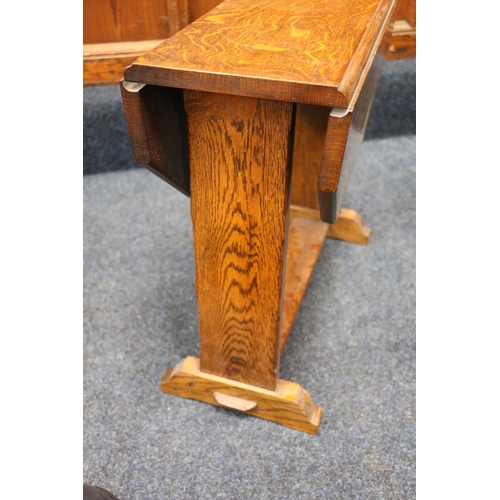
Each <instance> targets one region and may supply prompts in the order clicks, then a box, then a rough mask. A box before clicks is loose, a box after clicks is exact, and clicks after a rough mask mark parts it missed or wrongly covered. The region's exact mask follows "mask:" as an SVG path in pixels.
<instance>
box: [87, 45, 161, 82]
mask: <svg viewBox="0 0 500 500" xmlns="http://www.w3.org/2000/svg"><path fill="white" fill-rule="evenodd" d="M161 42H163V39H161V40H143V41H137V42H136V41H134V42H114V43H91V44H84V46H83V85H101V84H111V83H115V84H116V83H119V82H120V80H122V79H123V73H124V72H125V69H126V68H127V66H130V65H131V64H132V63H133V62H134V61H135V60H136V59H137V58H138V57H139V56H141V55H142V54H144V53H145V52H147V51H149V50H151V49H154V48H155V47H156V46H157V45H159V44H160V43H161Z"/></svg>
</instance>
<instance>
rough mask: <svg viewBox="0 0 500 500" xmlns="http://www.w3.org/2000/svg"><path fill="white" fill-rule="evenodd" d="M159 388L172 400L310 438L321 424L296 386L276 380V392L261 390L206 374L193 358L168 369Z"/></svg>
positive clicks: (312, 405)
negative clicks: (267, 422) (236, 414)
mask: <svg viewBox="0 0 500 500" xmlns="http://www.w3.org/2000/svg"><path fill="white" fill-rule="evenodd" d="M160 388H161V390H162V391H163V392H166V393H168V394H173V395H174V396H181V397H183V398H188V399H196V400H198V401H203V402H205V403H210V404H213V405H216V406H222V407H224V408H231V409H233V410H237V411H241V412H243V413H245V414H247V415H253V416H254V417H259V418H263V419H266V420H270V421H272V422H276V423H278V424H281V425H284V426H285V427H289V428H291V429H295V430H298V431H302V432H308V433H310V434H317V433H318V428H319V424H320V421H321V415H322V409H321V408H320V407H319V406H317V405H316V404H315V403H314V401H313V400H312V399H311V396H310V395H309V393H308V392H307V391H306V390H305V389H303V388H302V387H301V386H300V385H299V384H296V383H294V382H288V381H286V380H278V381H277V384H276V390H275V391H269V390H266V389H260V388H258V387H254V386H252V385H248V384H243V383H240V382H237V381H232V380H228V379H226V378H223V377H218V376H216V375H210V374H207V373H205V372H203V371H201V370H200V363H199V360H198V359H196V358H193V357H188V358H185V359H183V360H182V361H181V362H180V363H179V364H178V365H177V366H176V367H175V368H173V369H172V368H170V369H168V370H167V371H166V373H165V375H164V376H163V378H162V380H161V382H160ZM235 400H239V401H238V402H236V401H235Z"/></svg>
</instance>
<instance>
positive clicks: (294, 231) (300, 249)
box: [281, 212, 328, 350]
mask: <svg viewBox="0 0 500 500" xmlns="http://www.w3.org/2000/svg"><path fill="white" fill-rule="evenodd" d="M316 213H317V214H318V218H317V219H316V220H311V219H310V218H309V219H306V218H303V217H296V216H295V215H296V213H294V212H291V217H290V220H291V222H290V227H289V230H288V249H287V259H286V279H285V299H284V305H283V323H282V327H281V350H283V349H284V347H285V343H286V341H287V339H288V336H289V335H290V332H291V330H292V326H293V322H294V319H295V316H296V314H297V312H298V310H299V307H300V304H301V302H302V298H303V297H304V293H305V291H306V289H307V285H308V283H309V279H310V278H311V275H312V273H313V271H314V266H315V264H316V261H317V260H318V257H319V255H320V252H321V249H322V248H323V243H324V241H325V239H326V235H327V231H328V224H326V223H324V222H321V221H320V220H319V212H316Z"/></svg>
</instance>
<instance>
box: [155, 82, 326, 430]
mask: <svg viewBox="0 0 500 500" xmlns="http://www.w3.org/2000/svg"><path fill="white" fill-rule="evenodd" d="M184 103H185V109H186V113H187V117H188V119H187V122H188V134H189V160H190V170H191V216H192V220H193V235H194V246H195V260H196V292H197V297H198V316H199V334H200V361H199V364H198V362H197V360H196V359H195V358H187V359H185V360H183V361H182V362H181V363H180V364H179V365H178V366H177V367H176V368H175V369H173V370H169V371H167V373H166V375H165V377H164V378H163V380H162V383H161V388H162V390H164V391H165V392H169V393H171V394H176V395H179V396H184V397H189V398H194V399H199V400H201V401H205V402H209V403H213V404H218V405H220V406H225V407H229V408H233V409H236V410H240V411H245V412H247V413H250V414H252V415H255V416H258V417H262V418H266V419H269V420H273V421H275V422H279V423H281V424H283V425H286V426H288V427H293V428H296V429H298V430H303V431H306V432H313V433H315V432H317V429H318V426H319V420H320V417H321V409H320V408H319V407H317V406H316V405H315V404H314V402H313V401H312V399H311V398H310V396H309V394H308V393H307V392H306V391H305V390H304V389H302V388H301V387H300V386H299V385H298V384H294V383H292V382H286V381H282V380H279V378H278V369H279V358H280V352H281V339H280V337H281V330H282V323H283V300H284V293H285V292H284V288H285V269H286V255H287V234H288V219H289V206H290V180H291V164H292V150H293V149H292V148H293V132H294V112H295V109H294V105H293V104H292V103H287V102H279V101H271V100H266V99H254V98H246V97H239V96H229V95H221V94H213V93H205V92H197V91H185V92H184Z"/></svg>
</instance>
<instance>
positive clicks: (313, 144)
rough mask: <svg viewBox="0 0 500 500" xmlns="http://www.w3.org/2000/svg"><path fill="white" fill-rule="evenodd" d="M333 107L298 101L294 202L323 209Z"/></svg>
mask: <svg viewBox="0 0 500 500" xmlns="http://www.w3.org/2000/svg"><path fill="white" fill-rule="evenodd" d="M330 111H331V108H328V107H326V106H314V105H310V104H297V115H296V119H295V140H294V146H293V170H292V194H291V203H292V205H298V206H301V207H308V208H312V209H316V210H319V201H318V176H319V170H320V165H321V157H322V156H323V149H324V147H325V137H326V128H327V124H328V117H329V115H330Z"/></svg>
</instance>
